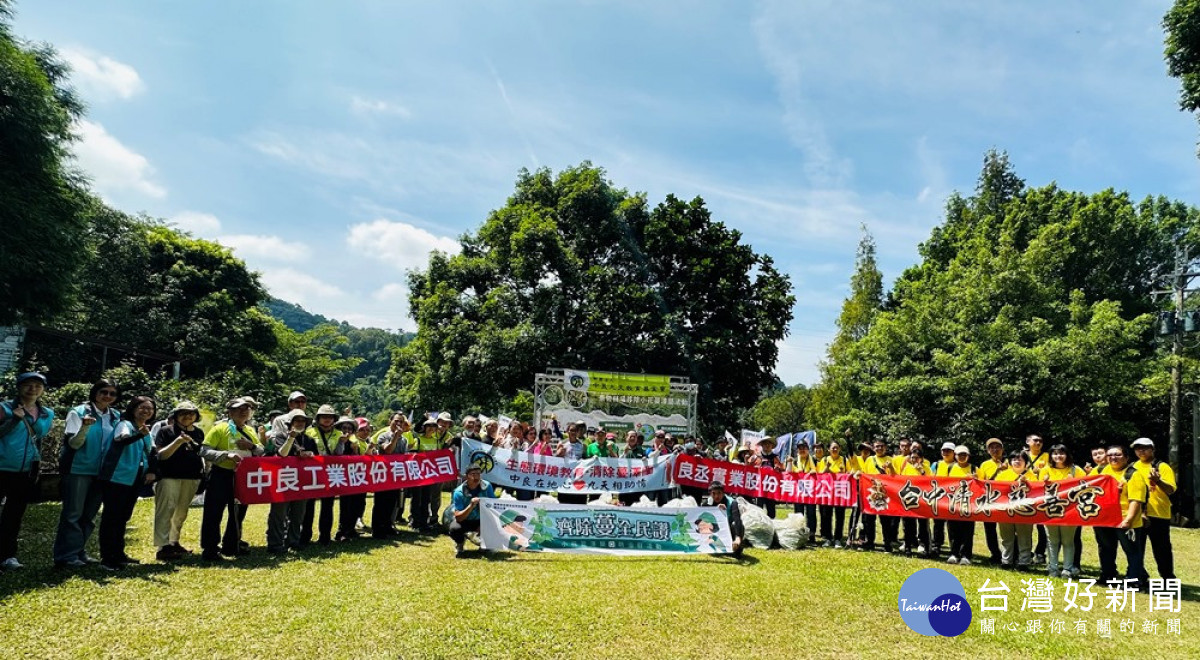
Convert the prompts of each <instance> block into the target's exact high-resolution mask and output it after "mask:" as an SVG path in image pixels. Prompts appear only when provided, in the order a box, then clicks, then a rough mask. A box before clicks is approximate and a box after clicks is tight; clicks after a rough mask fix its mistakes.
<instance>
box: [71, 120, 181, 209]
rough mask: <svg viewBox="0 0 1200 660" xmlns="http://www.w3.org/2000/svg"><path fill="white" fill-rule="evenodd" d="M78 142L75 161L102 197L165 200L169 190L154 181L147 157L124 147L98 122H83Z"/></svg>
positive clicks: (80, 123) (79, 127)
mask: <svg viewBox="0 0 1200 660" xmlns="http://www.w3.org/2000/svg"><path fill="white" fill-rule="evenodd" d="M75 131H76V133H77V134H78V135H79V142H78V143H77V144H76V145H75V159H76V161H77V162H78V163H79V166H80V167H82V168H83V170H84V172H86V173H87V175H88V176H89V177H90V178H91V180H92V185H93V186H94V187H95V188H96V190H97V191H98V192H99V193H100V194H101V195H102V196H109V195H119V194H123V193H130V192H132V193H136V194H138V195H141V196H143V197H151V198H154V199H162V198H164V197H166V196H167V189H166V188H164V187H162V186H161V185H159V184H158V183H155V182H154V181H152V180H151V176H152V175H153V174H154V168H153V167H152V166H151V165H150V161H149V160H146V157H145V156H143V155H141V154H139V153H137V152H136V151H134V150H132V149H130V148H129V147H126V146H125V145H123V144H121V142H120V141H119V140H117V139H116V138H115V137H113V136H112V135H110V134H109V133H108V131H106V130H104V127H103V126H101V125H100V124H97V123H96V122H92V121H88V120H86V119H84V120H81V121H80V122H78V123H77V124H76V125H75Z"/></svg>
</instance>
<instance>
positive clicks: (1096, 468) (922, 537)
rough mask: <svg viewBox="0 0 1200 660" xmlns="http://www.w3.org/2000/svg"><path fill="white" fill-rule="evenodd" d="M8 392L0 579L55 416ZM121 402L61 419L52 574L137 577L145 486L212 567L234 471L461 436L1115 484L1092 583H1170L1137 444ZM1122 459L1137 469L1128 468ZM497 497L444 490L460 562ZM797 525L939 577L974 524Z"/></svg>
mask: <svg viewBox="0 0 1200 660" xmlns="http://www.w3.org/2000/svg"><path fill="white" fill-rule="evenodd" d="M16 385H17V396H16V397H15V398H13V399H11V400H9V401H4V402H0V498H2V499H3V500H4V505H3V508H2V509H0V568H3V569H6V570H13V569H17V568H20V567H21V564H20V562H19V561H18V559H17V556H18V552H17V539H18V536H19V533H20V529H21V522H22V519H23V516H24V513H25V509H26V505H27V503H28V501H29V498H30V496H31V493H32V491H33V490H34V484H35V481H36V479H37V475H38V471H39V468H38V465H39V462H40V460H41V444H42V440H43V439H44V438H45V437H46V436H47V434H48V433H49V431H50V428H51V425H52V421H53V419H54V412H53V410H51V409H50V408H48V407H46V406H45V405H43V404H42V403H41V398H42V395H43V394H44V392H45V387H46V379H45V377H44V376H42V375H41V374H39V373H36V372H29V373H24V374H20V375H19V376H18V377H17V379H16ZM121 397H122V392H121V389H120V388H119V387H118V385H117V384H116V383H113V382H111V381H109V380H104V379H102V380H99V381H97V382H96V383H95V384H94V385H93V386H92V387H91V389H90V391H89V393H88V400H87V401H85V402H83V403H81V404H79V405H78V406H75V407H74V408H71V409H70V410H69V412H68V413H67V416H66V419H65V423H64V427H63V442H62V446H61V454H60V457H59V472H60V477H61V494H62V508H61V513H60V517H59V523H58V528H57V531H56V534H55V540H54V545H53V551H52V552H53V559H54V565H55V566H56V567H58V568H63V569H70V568H80V567H84V566H87V565H90V564H96V563H98V564H99V565H100V566H101V567H103V568H105V569H107V570H112V571H119V570H121V569H122V568H124V567H125V566H128V565H130V564H136V563H139V562H138V560H136V559H134V558H133V557H131V556H130V555H129V554H128V553H127V552H126V548H125V537H126V527H127V525H128V522H129V520H130V518H131V516H132V514H133V511H134V505H135V504H136V502H137V499H138V497H139V494H140V493H141V492H142V491H143V489H144V488H147V487H152V488H153V493H154V533H153V536H154V545H155V547H156V549H157V552H156V558H157V559H158V560H161V561H174V560H177V559H180V558H182V557H184V556H187V555H189V554H192V552H193V551H192V550H189V549H187V548H186V547H184V546H183V545H182V533H183V526H184V523H185V521H186V520H187V517H188V514H189V509H190V508H191V506H192V503H193V500H194V498H195V496H196V494H197V492H198V491H200V490H201V489H202V488H203V495H204V503H203V511H202V514H201V525H200V538H199V542H200V549H201V557H202V558H203V559H205V560H210V561H216V560H220V559H221V558H222V557H237V556H238V555H241V554H244V553H245V552H247V551H248V549H249V547H250V546H249V543H248V542H247V541H246V540H245V539H244V538H243V534H242V528H243V521H244V520H245V516H246V509H247V507H246V506H245V505H243V504H241V503H239V502H238V501H237V500H236V498H235V490H234V472H235V470H236V468H237V465H238V463H239V462H240V461H241V460H242V459H244V458H246V457H249V456H296V457H301V458H305V457H312V456H317V455H332V456H346V455H372V454H382V455H390V454H407V453H410V452H426V451H432V450H437V449H443V448H456V447H459V446H461V443H462V440H463V439H464V438H467V439H472V440H475V441H477V442H481V443H484V444H488V445H492V446H496V447H499V448H504V449H512V450H518V451H526V452H531V453H533V454H536V455H543V456H556V457H561V458H565V459H583V458H589V457H600V458H635V459H642V458H651V457H655V456H664V455H669V454H673V453H680V454H688V455H693V456H702V457H705V458H709V459H712V460H717V461H727V462H732V463H739V464H743V465H748V466H757V467H762V468H767V469H774V470H778V471H781V472H782V471H791V472H798V473H833V474H851V475H860V474H866V475H882V474H887V475H914V476H940V477H950V478H957V479H982V480H990V481H1020V480H1025V481H1061V480H1064V479H1073V478H1079V477H1084V476H1091V475H1097V474H1104V475H1109V476H1111V477H1113V478H1114V479H1116V480H1117V482H1118V483H1119V484H1120V485H1121V510H1122V514H1123V517H1122V521H1121V523H1120V525H1119V526H1118V527H1115V528H1108V527H1094V528H1093V530H1094V535H1095V541H1096V546H1097V552H1098V558H1099V563H1100V575H1099V578H1100V580H1101V581H1102V582H1106V581H1108V580H1111V579H1116V578H1117V577H1118V571H1117V555H1118V550H1119V551H1120V552H1121V553H1123V554H1124V556H1125V558H1126V564H1127V569H1126V573H1125V579H1127V580H1136V581H1137V582H1138V583H1139V584H1141V585H1142V586H1143V587H1146V586H1147V585H1148V580H1149V576H1148V574H1147V572H1146V570H1145V565H1144V559H1143V557H1144V553H1145V548H1146V545H1147V543H1149V545H1151V546H1152V549H1153V556H1154V560H1155V562H1156V564H1157V567H1158V572H1159V575H1160V576H1161V577H1163V578H1166V579H1171V578H1174V577H1175V574H1174V558H1173V551H1172V547H1171V536H1170V518H1171V503H1170V496H1171V495H1172V494H1173V493H1174V491H1175V487H1176V483H1175V475H1174V473H1173V471H1172V470H1171V467H1170V465H1168V464H1166V463H1164V462H1162V461H1159V460H1157V459H1156V457H1155V448H1154V443H1153V442H1152V441H1151V440H1150V439H1148V438H1139V439H1137V440H1135V441H1134V442H1133V443H1132V445H1131V446H1130V447H1125V446H1124V445H1112V446H1109V447H1096V448H1095V449H1093V450H1092V451H1091V456H1090V460H1089V461H1088V462H1087V463H1086V464H1084V465H1076V464H1075V462H1074V461H1073V459H1072V457H1071V455H1070V452H1069V451H1068V450H1067V448H1066V447H1065V446H1063V445H1061V444H1059V445H1054V446H1051V447H1050V448H1049V450H1048V451H1047V450H1046V449H1045V448H1044V441H1043V439H1042V438H1041V437H1039V436H1037V435H1030V436H1028V437H1027V438H1026V444H1025V446H1024V447H1020V448H1016V449H1014V450H1012V451H1007V450H1006V448H1005V447H1004V444H1003V442H1002V441H1001V440H999V439H997V438H991V439H989V440H988V441H987V442H986V443H985V447H986V451H987V454H988V458H987V459H986V460H983V461H981V462H979V463H976V462H974V461H973V460H972V457H971V452H970V449H969V448H967V447H966V446H963V445H955V444H954V443H949V442H947V443H945V444H943V445H942V446H941V447H940V457H937V458H935V460H933V461H930V460H929V459H928V457H926V455H925V453H926V452H925V447H924V446H923V445H922V444H921V443H919V442H916V441H910V440H907V439H902V440H901V441H900V442H899V444H898V447H897V451H896V452H895V453H892V451H891V448H890V447H889V444H888V443H887V442H886V441H884V440H882V439H875V440H873V441H872V442H862V443H859V444H857V445H856V446H855V453H853V454H851V453H849V452H848V451H847V450H848V449H849V444H848V443H849V442H850V439H849V436H847V438H846V443H847V444H846V445H845V446H844V445H843V443H841V442H837V441H834V442H830V443H829V444H828V445H826V444H825V443H822V442H816V443H815V444H813V445H812V446H810V445H809V444H806V443H804V442H799V443H795V444H794V446H793V447H792V448H791V449H790V450H789V451H788V452H787V455H786V456H781V455H779V454H777V453H776V452H775V449H776V442H775V440H773V439H771V438H765V439H762V440H761V441H759V442H758V443H756V446H755V447H753V448H752V447H750V446H745V445H742V444H740V443H737V442H733V441H731V438H730V437H729V436H728V435H726V436H725V437H722V438H718V439H717V440H716V441H715V442H712V443H705V442H703V441H701V440H700V439H698V438H694V437H687V438H684V439H683V442H677V441H676V439H675V438H674V437H673V436H672V435H671V434H669V433H665V432H663V431H661V430H660V431H656V432H655V433H654V435H653V436H652V437H650V438H645V437H643V435H642V434H640V433H638V432H637V431H632V430H631V431H628V432H627V433H626V434H625V435H624V438H623V440H621V441H618V438H617V436H616V435H615V434H614V433H612V432H609V431H606V430H604V429H601V428H596V427H590V426H588V425H586V424H584V423H573V424H568V425H566V428H565V430H564V429H561V428H560V426H559V424H558V422H557V420H552V422H551V424H550V426H549V427H548V428H540V429H539V428H537V427H536V426H534V425H531V424H526V423H523V422H521V421H518V420H508V421H507V422H506V423H505V424H501V423H500V422H499V420H496V419H487V418H481V417H476V416H467V417H465V418H463V419H462V420H461V425H460V430H459V431H458V432H455V430H454V420H453V418H452V417H451V416H450V415H449V414H448V413H445V412H442V413H438V414H431V415H428V416H426V417H425V418H424V419H422V420H421V421H420V426H419V427H417V426H415V425H414V421H415V420H410V419H409V418H408V417H407V416H406V415H404V414H403V413H394V414H392V415H391V417H390V419H389V420H388V425H387V426H386V427H384V428H382V429H376V428H374V427H373V426H372V424H371V422H370V421H369V420H368V419H366V418H364V417H353V416H351V411H350V410H343V411H342V412H340V413H339V412H338V411H337V410H335V409H334V407H333V406H331V405H329V404H324V405H320V406H318V407H317V408H316V410H315V412H314V413H313V414H312V415H310V414H309V413H308V410H309V405H308V398H307V397H306V396H305V395H304V393H303V392H298V391H297V392H293V393H292V394H291V395H290V396H289V398H288V409H287V410H286V411H271V412H270V413H268V414H267V415H265V416H262V417H260V418H259V419H260V421H261V422H262V423H261V424H259V423H256V422H255V417H256V412H257V409H258V404H257V402H256V401H255V400H254V399H253V398H251V397H238V398H235V399H233V400H231V401H229V402H228V403H227V405H226V407H225V411H224V413H225V414H224V416H223V417H222V418H221V419H219V420H218V421H216V422H215V423H214V424H212V425H211V426H210V428H209V429H208V430H207V431H204V430H202V429H201V428H200V427H199V426H198V423H199V422H200V418H201V415H200V410H199V408H198V407H197V406H195V405H194V404H192V403H190V402H187V401H182V402H179V403H177V404H176V405H174V407H172V408H171V409H170V410H169V411H168V412H167V414H166V416H165V419H163V420H161V421H156V420H158V417H159V409H158V403H157V402H156V401H154V400H153V399H152V398H149V397H146V396H133V397H130V398H129V399H128V401H126V402H125V403H124V406H123V407H118V405H117V402H118V401H119V400H120V399H121ZM1131 450H1132V453H1133V454H1135V455H1136V457H1135V456H1131ZM441 493H442V487H441V484H434V485H430V486H421V487H415V488H410V489H406V490H393V491H381V492H376V493H374V495H373V507H372V511H371V516H370V527H369V528H368V527H367V526H366V525H365V524H363V520H364V518H365V515H366V502H367V497H366V495H365V494H361V495H348V496H342V497H338V498H332V497H330V498H322V499H315V500H296V501H290V502H283V503H276V504H271V505H269V507H270V511H269V514H268V518H267V533H266V547H267V550H268V551H269V552H271V553H276V554H284V553H287V552H289V551H299V550H302V549H304V548H305V547H306V546H308V545H309V544H311V543H313V542H314V539H315V542H316V543H318V544H321V545H328V544H330V543H334V542H345V541H352V540H354V539H356V538H359V537H360V530H363V531H366V530H368V529H369V530H370V533H371V535H372V536H373V537H375V538H380V539H390V538H393V537H395V536H396V535H397V534H398V531H397V526H398V525H410V526H411V527H412V529H413V530H415V531H416V532H418V533H421V534H430V533H440V532H441V530H442V526H441V525H439V508H440V505H441V499H442V498H441ZM513 493H514V495H516V496H517V497H518V498H519V499H532V498H533V497H534V496H536V495H537V493H533V492H529V491H513ZM496 494H497V488H495V487H493V485H492V484H489V483H487V482H486V481H483V480H482V478H481V476H480V473H479V470H478V469H474V468H473V469H470V470H468V472H467V474H466V478H465V480H464V481H463V482H462V483H461V484H460V485H459V486H458V487H457V488H456V489H455V491H454V493H453V494H452V496H451V505H450V510H449V511H448V512H447V516H448V520H449V525H448V527H449V529H448V530H447V531H448V532H449V534H450V536H451V537H452V538H453V539H454V541H455V544H456V551H457V553H458V554H459V555H461V553H462V551H463V542H464V540H466V539H469V538H472V535H473V534H474V533H476V532H477V531H478V524H479V523H478V519H479V508H478V502H479V499H480V498H486V497H494V496H496ZM677 494H679V493H678V491H677V489H671V490H668V491H660V492H657V493H653V494H652V495H653V496H654V497H655V498H656V499H657V500H658V502H659V503H660V504H661V503H663V502H665V500H666V499H668V498H670V497H673V496H675V495H677ZM683 494H684V495H689V494H690V495H693V496H694V497H695V498H696V499H697V501H703V502H705V503H708V504H711V505H714V506H720V507H721V508H722V510H723V511H724V512H725V515H726V517H727V518H728V521H729V524H730V525H731V529H733V530H734V531H735V538H734V548H733V550H734V551H735V552H737V553H740V552H741V550H742V547H743V545H744V542H743V539H742V535H741V527H742V524H741V516H740V512H739V509H738V506H737V503H736V501H735V500H733V499H732V498H730V497H729V496H727V495H726V494H725V485H724V484H722V483H720V482H715V483H712V484H711V485H710V487H709V488H708V489H707V491H705V490H704V489H686V488H685V489H683ZM642 495H643V494H642V493H622V494H620V495H619V502H615V503H619V504H624V505H629V504H632V503H633V502H634V501H636V500H637V499H639V498H640V497H641V496H642ZM706 495H707V498H706V497H705V496H706ZM588 499H589V498H588V496H582V495H575V496H572V495H567V494H564V495H562V496H561V497H560V498H559V500H560V501H561V502H563V503H576V504H578V503H586V502H587V501H588ZM406 502H407V504H408V506H407V512H408V517H407V518H406V517H405V509H406V506H405V505H406ZM757 504H758V505H759V506H761V507H762V508H763V509H765V511H766V513H767V515H768V516H769V517H771V518H774V517H775V516H776V502H774V501H773V500H769V499H760V500H758V502H757ZM318 509H320V514H319V516H318V515H317V510H318ZM794 510H795V512H797V513H803V514H805V516H806V519H807V520H808V521H809V526H810V528H812V529H813V531H814V534H813V536H814V540H815V541H817V544H818V545H821V546H823V547H830V548H835V549H840V548H854V549H857V550H860V551H870V550H874V549H877V548H878V549H880V550H882V551H885V552H889V553H891V552H899V553H904V554H907V555H914V554H915V555H918V556H922V557H925V558H931V559H937V558H940V557H942V556H943V555H945V557H946V560H947V561H948V562H950V563H956V564H969V563H971V561H972V559H971V558H972V557H973V555H974V547H973V542H974V538H975V523H974V522H971V521H958V520H954V521H945V520H940V519H934V520H929V519H920V518H907V517H906V518H903V519H902V518H899V517H894V516H874V515H871V514H867V513H865V512H863V511H862V510H861V509H859V508H858V507H857V506H855V507H840V506H831V505H830V506H825V505H822V506H816V505H813V504H796V505H794ZM451 514H452V515H451ZM97 516H99V532H98V534H97V537H98V538H97V541H98V547H99V550H100V557H99V558H98V559H97V558H93V557H91V556H90V555H88V553H87V552H86V550H85V548H86V545H87V543H88V539H89V538H90V537H91V534H92V532H93V531H95V529H96V519H97ZM335 516H336V518H337V527H336V531H335V529H334V519H335ZM847 518H849V521H847ZM818 521H819V527H818ZM847 522H848V524H847ZM222 526H223V527H224V529H223V530H222ZM983 526H984V536H985V539H986V543H987V550H988V554H989V560H990V561H991V563H993V564H995V565H998V566H1005V567H1010V568H1015V569H1026V570H1028V569H1033V568H1035V567H1037V566H1042V565H1044V566H1045V567H1046V571H1047V573H1048V574H1049V575H1051V576H1055V577H1076V576H1079V575H1080V559H1081V555H1082V551H1083V543H1082V529H1081V528H1080V527H1075V526H1064V525H1023V524H1010V523H999V524H998V523H986V522H985V523H983ZM880 536H881V537H882V538H881V539H880V538H879V537H880ZM1035 536H1036V541H1035V540H1034V539H1035ZM877 541H878V543H877Z"/></svg>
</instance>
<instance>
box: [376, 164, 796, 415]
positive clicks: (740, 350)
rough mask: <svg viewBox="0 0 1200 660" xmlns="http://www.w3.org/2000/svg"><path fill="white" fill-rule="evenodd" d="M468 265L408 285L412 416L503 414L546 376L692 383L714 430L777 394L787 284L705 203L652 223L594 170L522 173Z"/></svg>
mask: <svg viewBox="0 0 1200 660" xmlns="http://www.w3.org/2000/svg"><path fill="white" fill-rule="evenodd" d="M461 243H462V252H461V253H460V254H458V255H454V256H447V255H444V254H434V255H433V256H432V257H431V258H430V262H429V267H428V269H426V270H423V271H418V272H414V273H412V274H411V275H410V278H409V285H410V291H411V292H412V293H411V297H410V308H411V309H412V313H413V316H414V318H416V320H417V323H418V328H419V329H418V332H417V335H416V338H415V339H414V340H413V341H412V342H411V343H409V344H408V345H407V346H405V347H404V348H402V349H399V350H398V351H396V353H395V359H394V362H393V365H392V370H391V372H390V376H389V383H390V384H391V385H392V386H393V387H395V388H396V389H398V390H399V391H400V392H401V394H402V398H404V399H405V400H406V401H408V402H409V403H408V405H411V406H416V407H434V406H436V407H437V409H447V408H449V409H453V410H473V409H477V408H481V407H482V408H483V409H484V410H489V409H490V410H496V409H500V408H501V407H502V406H505V405H507V404H508V403H509V402H510V401H511V400H512V397H513V396H515V395H516V394H517V392H518V391H519V390H521V389H526V388H528V387H529V386H530V384H531V383H532V382H533V377H534V374H536V373H537V372H538V371H539V370H541V369H544V368H545V367H548V366H563V367H586V368H592V369H600V370H613V371H633V372H646V373H663V374H674V375H682V376H689V377H690V378H691V379H692V381H693V382H695V383H697V384H698V385H699V386H700V397H699V400H700V409H701V413H702V422H704V423H705V425H706V427H707V429H708V430H714V429H717V428H721V427H724V426H725V425H728V424H732V423H734V422H735V421H736V415H737V413H736V411H737V410H738V409H741V408H745V407H747V406H749V405H751V404H753V402H754V401H755V399H756V398H757V393H758V392H759V391H760V390H761V389H762V388H763V387H765V386H767V385H770V384H771V383H773V382H774V374H773V369H774V365H775V361H776V359H777V357H778V355H777V348H776V344H777V342H778V341H779V340H780V339H782V338H783V337H784V336H785V335H786V332H787V324H788V323H789V322H790V320H791V316H792V312H791V308H792V304H793V301H794V299H793V298H792V296H791V285H790V283H789V281H788V279H787V277H786V276H784V275H782V274H781V273H779V272H778V271H777V270H776V269H775V266H774V264H773V263H772V261H771V259H770V257H767V256H765V255H759V254H756V253H755V252H754V251H753V250H752V249H751V248H750V247H749V246H748V245H745V244H744V243H742V240H741V234H740V233H739V232H738V231H736V230H732V229H729V228H727V227H726V226H725V225H724V224H722V223H720V222H716V221H714V220H713V219H712V217H711V215H710V213H709V211H708V209H707V208H706V207H705V205H704V201H703V200H701V199H699V198H696V199H694V200H692V201H691V202H684V201H682V200H680V199H677V198H676V197H674V196H668V197H667V198H666V199H665V200H664V201H663V202H662V203H661V204H658V205H657V206H655V207H654V208H653V209H649V208H647V202H646V198H645V196H644V195H640V194H630V193H628V192H627V191H626V190H623V189H619V188H616V187H614V186H613V185H612V184H611V183H610V182H609V181H608V180H607V179H605V176H604V172H603V170H601V169H599V168H596V167H593V166H592V165H591V164H589V163H584V164H582V165H580V166H578V167H573V168H568V169H566V170H563V171H562V172H559V173H558V174H557V175H554V174H552V173H551V172H550V171H549V170H547V169H541V170H538V171H536V172H528V171H522V172H521V174H520V176H519V177H518V179H517V185H516V191H515V192H514V194H513V195H512V196H511V197H510V198H509V199H508V202H507V204H505V205H504V206H503V207H502V208H500V209H498V210H496V211H493V212H492V213H491V214H490V215H489V217H488V219H487V221H486V222H484V224H483V226H481V227H480V228H479V230H478V231H477V232H475V233H473V234H467V235H465V236H463V237H462V239H461Z"/></svg>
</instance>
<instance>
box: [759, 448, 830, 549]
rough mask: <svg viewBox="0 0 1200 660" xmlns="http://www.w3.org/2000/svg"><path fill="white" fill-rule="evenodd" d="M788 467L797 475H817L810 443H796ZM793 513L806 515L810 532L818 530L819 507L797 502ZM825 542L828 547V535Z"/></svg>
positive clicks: (772, 513) (772, 515) (771, 514)
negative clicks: (809, 446)
mask: <svg viewBox="0 0 1200 660" xmlns="http://www.w3.org/2000/svg"><path fill="white" fill-rule="evenodd" d="M759 444H760V445H761V444H762V443H759ZM787 467H788V471H789V472H794V473H796V474H816V473H817V463H816V461H814V460H813V459H812V457H811V456H809V454H808V443H807V442H804V441H803V440H801V441H800V442H798V443H796V455H795V456H794V457H793V456H788V458H787ZM792 511H793V512H794V513H803V514H804V522H805V524H806V525H807V526H808V528H809V529H810V530H816V529H817V505H816V504H800V503H799V502H797V503H796V504H793V505H792ZM767 515H769V516H771V517H772V518H774V517H775V514H774V512H773V511H772V512H771V513H768V514H767ZM825 541H826V545H828V542H829V536H828V534H826V535H825Z"/></svg>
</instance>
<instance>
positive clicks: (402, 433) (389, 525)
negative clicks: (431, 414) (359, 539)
mask: <svg viewBox="0 0 1200 660" xmlns="http://www.w3.org/2000/svg"><path fill="white" fill-rule="evenodd" d="M469 419H472V418H468V420H469ZM475 423H476V424H478V423H479V420H475ZM466 425H467V423H466V422H464V427H466ZM410 427H411V424H409V423H408V418H407V417H405V416H404V413H395V414H393V415H392V419H391V420H390V421H389V422H388V427H387V428H386V429H384V430H383V432H382V433H380V434H378V435H376V436H375V446H376V451H378V452H379V454H380V455H381V456H393V455H399V454H407V453H408V439H409V437H411V434H410V433H409V428H410ZM397 510H399V511H403V510H404V490H403V489H396V490H381V491H379V492H377V493H375V504H374V506H373V507H372V508H371V536H373V537H374V538H377V539H390V538H393V537H395V536H396V535H397V532H396V528H395V524H396V512H397Z"/></svg>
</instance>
